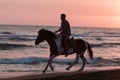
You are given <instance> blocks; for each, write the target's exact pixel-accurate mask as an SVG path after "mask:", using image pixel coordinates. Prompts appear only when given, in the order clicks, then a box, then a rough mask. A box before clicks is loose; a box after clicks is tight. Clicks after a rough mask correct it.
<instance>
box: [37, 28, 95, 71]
mask: <svg viewBox="0 0 120 80" xmlns="http://www.w3.org/2000/svg"><path fill="white" fill-rule="evenodd" d="M57 38H58V37H57V34H55V33H54V32H52V31H49V30H47V29H41V30H39V31H38V35H37V38H36V40H35V45H39V43H41V42H43V41H47V43H48V44H49V47H50V55H49V59H48V63H47V65H46V67H45V69H44V70H43V71H42V72H43V73H45V72H46V70H47V69H48V67H50V68H51V70H52V71H54V67H53V66H52V60H53V59H54V58H55V57H57V56H60V55H66V54H60V53H59V52H58V47H57V45H56V41H55V40H56V39H57ZM74 41H75V44H76V46H75V47H74V48H73V52H72V53H69V54H68V55H71V54H74V53H76V58H75V61H74V62H73V63H72V64H71V65H70V66H69V67H67V68H66V70H69V69H70V68H71V67H72V66H73V65H75V64H76V63H77V62H78V61H79V58H81V60H82V62H83V65H82V67H81V68H80V69H79V70H78V71H82V70H83V69H84V67H85V64H86V58H85V56H84V53H85V52H86V51H88V53H89V57H90V59H91V60H93V51H92V48H91V46H90V44H89V43H88V42H87V41H85V40H82V39H74Z"/></svg>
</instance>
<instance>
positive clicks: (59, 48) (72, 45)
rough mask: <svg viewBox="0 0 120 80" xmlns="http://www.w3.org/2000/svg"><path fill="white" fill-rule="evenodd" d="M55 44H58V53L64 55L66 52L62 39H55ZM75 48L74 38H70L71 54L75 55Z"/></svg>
mask: <svg viewBox="0 0 120 80" xmlns="http://www.w3.org/2000/svg"><path fill="white" fill-rule="evenodd" d="M55 43H56V46H57V49H58V53H59V54H62V53H63V52H64V48H63V46H62V38H61V37H57V38H56V39H55ZM75 47H76V43H75V40H74V37H71V38H69V40H68V53H69V54H70V53H73V51H74V48H75Z"/></svg>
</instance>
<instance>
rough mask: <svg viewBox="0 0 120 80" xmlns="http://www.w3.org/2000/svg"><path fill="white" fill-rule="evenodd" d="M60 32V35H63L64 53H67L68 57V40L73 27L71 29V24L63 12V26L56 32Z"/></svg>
mask: <svg viewBox="0 0 120 80" xmlns="http://www.w3.org/2000/svg"><path fill="white" fill-rule="evenodd" d="M57 32H60V34H59V35H58V36H61V38H62V46H63V48H64V52H63V54H65V57H67V53H68V40H69V36H70V35H71V29H70V24H69V22H68V21H67V20H66V15H65V14H61V27H60V28H59V29H58V30H57V31H55V33H57Z"/></svg>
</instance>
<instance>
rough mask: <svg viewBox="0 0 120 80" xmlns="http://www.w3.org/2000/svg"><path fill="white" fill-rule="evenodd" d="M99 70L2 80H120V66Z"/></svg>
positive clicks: (52, 73) (5, 79)
mask: <svg viewBox="0 0 120 80" xmlns="http://www.w3.org/2000/svg"><path fill="white" fill-rule="evenodd" d="M97 68H99V67H97ZM97 68H96V67H95V68H92V69H87V70H84V71H82V72H78V71H68V72H49V73H48V72H46V73H44V74H43V73H34V74H28V75H22V76H17V77H11V78H1V79H0V80H120V66H117V67H101V68H99V69H97Z"/></svg>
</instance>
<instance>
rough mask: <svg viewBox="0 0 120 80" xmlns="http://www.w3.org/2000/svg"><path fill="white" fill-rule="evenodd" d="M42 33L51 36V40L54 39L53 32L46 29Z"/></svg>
mask: <svg viewBox="0 0 120 80" xmlns="http://www.w3.org/2000/svg"><path fill="white" fill-rule="evenodd" d="M44 31H45V32H46V33H48V34H49V36H51V37H52V38H56V34H55V33H54V32H52V31H49V30H47V29H44Z"/></svg>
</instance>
